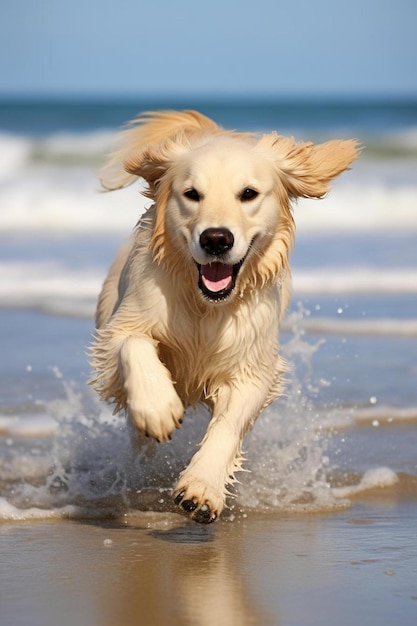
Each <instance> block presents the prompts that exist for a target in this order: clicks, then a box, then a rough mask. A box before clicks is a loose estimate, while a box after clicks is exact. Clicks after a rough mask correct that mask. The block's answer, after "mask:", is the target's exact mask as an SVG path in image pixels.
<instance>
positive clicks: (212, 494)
mask: <svg viewBox="0 0 417 626" xmlns="http://www.w3.org/2000/svg"><path fill="white" fill-rule="evenodd" d="M267 395H268V389H267V388H264V386H263V385H262V386H261V385H260V386H259V387H258V386H255V385H248V384H246V385H245V386H239V387H234V388H227V389H226V388H223V389H221V390H220V392H219V394H218V398H217V401H216V403H215V407H214V411H213V417H212V420H211V422H210V424H209V427H208V429H207V433H206V435H205V437H204V439H203V441H202V442H201V447H200V449H199V451H198V452H197V453H196V454H195V455H194V457H193V458H192V459H191V462H190V464H189V466H188V467H187V468H186V469H185V470H184V471H183V472H182V474H181V477H180V479H179V481H178V484H177V485H176V487H175V490H174V499H175V502H176V504H178V505H180V506H181V507H182V509H183V510H184V511H186V512H187V513H188V514H189V515H190V517H192V519H194V520H195V521H197V522H202V523H206V524H208V523H210V522H213V521H214V520H215V519H216V518H217V517H218V516H219V515H220V513H221V511H222V509H223V507H224V504H225V499H226V496H227V494H228V492H227V488H226V485H227V484H228V483H229V484H230V483H233V481H234V473H235V472H236V471H238V470H239V469H241V461H242V458H241V445H242V441H243V437H244V436H245V434H246V432H247V431H248V430H249V429H250V428H251V427H252V425H253V422H254V421H255V419H256V418H257V416H258V414H259V413H260V411H261V409H262V407H263V406H264V404H265V400H266V398H267Z"/></svg>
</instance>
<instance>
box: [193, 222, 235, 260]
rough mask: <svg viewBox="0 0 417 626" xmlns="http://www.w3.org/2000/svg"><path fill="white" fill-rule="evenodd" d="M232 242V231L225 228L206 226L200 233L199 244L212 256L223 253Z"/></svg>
mask: <svg viewBox="0 0 417 626" xmlns="http://www.w3.org/2000/svg"><path fill="white" fill-rule="evenodd" d="M234 242H235V238H234V237H233V233H231V232H230V230H228V229H227V228H206V230H203V232H202V233H201V235H200V246H201V247H202V248H203V250H205V251H206V252H208V254H212V255H213V256H218V255H220V254H224V253H225V252H227V251H228V250H230V249H231V248H232V247H233V244H234Z"/></svg>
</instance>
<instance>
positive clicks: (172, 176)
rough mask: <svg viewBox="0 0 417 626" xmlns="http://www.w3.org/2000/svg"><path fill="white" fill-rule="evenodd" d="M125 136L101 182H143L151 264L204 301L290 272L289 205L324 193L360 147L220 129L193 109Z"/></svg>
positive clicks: (148, 121) (146, 122)
mask: <svg viewBox="0 0 417 626" xmlns="http://www.w3.org/2000/svg"><path fill="white" fill-rule="evenodd" d="M140 124H142V125H140ZM126 139H127V144H126V146H125V147H122V148H121V149H120V150H119V151H118V152H117V153H115V156H114V158H113V159H112V160H111V161H110V163H109V172H108V175H107V181H104V182H103V185H104V186H105V187H106V188H107V189H116V188H120V187H122V186H124V185H126V184H128V183H130V182H132V181H133V180H134V179H135V178H137V177H142V178H143V179H145V181H146V182H147V184H148V189H147V191H146V192H145V193H146V195H147V196H148V197H150V198H152V199H153V200H154V201H155V221H154V224H153V232H152V239H151V247H152V251H153V258H154V261H155V262H157V263H164V264H165V265H166V267H169V268H170V271H171V272H176V273H177V274H181V278H179V279H178V280H181V281H182V284H187V285H190V284H192V285H193V289H195V290H196V292H197V293H198V294H199V295H200V296H201V298H202V299H203V300H204V302H206V303H208V304H209V305H218V304H219V303H225V302H230V301H231V300H233V298H234V297H236V296H237V295H238V294H243V292H244V291H245V290H246V288H247V287H249V288H251V289H256V288H258V287H265V286H269V287H270V286H272V285H273V284H274V283H276V281H277V280H278V279H279V277H280V276H281V273H282V270H283V269H284V270H289V265H288V254H289V251H290V247H291V243H292V238H293V234H294V223H293V219H292V215H291V208H290V201H291V200H292V199H294V198H298V197H310V198H320V197H322V196H323V195H324V194H326V193H327V192H328V191H329V188H330V182H331V181H332V180H333V179H334V178H335V177H336V176H338V175H339V174H340V173H341V172H343V171H344V170H345V169H347V168H348V167H349V165H350V164H351V163H352V161H353V160H354V159H355V158H356V156H357V153H358V147H357V143H356V142H355V141H352V140H349V141H343V140H333V141H329V142H327V143H324V144H319V145H313V144H312V143H296V142H295V141H294V139H293V138H289V137H283V136H280V135H277V134H276V133H270V134H266V135H261V136H257V137H255V136H253V135H248V134H245V133H237V132H234V131H223V130H222V129H220V128H219V127H218V126H217V125H216V124H214V122H212V121H211V120H209V119H208V118H204V116H201V115H200V114H198V113H196V112H182V113H175V112H165V113H157V114H154V115H152V116H151V117H149V118H147V117H145V118H144V119H143V120H139V126H138V127H137V128H133V129H132V130H129V131H127V137H126ZM119 162H121V163H122V164H123V168H124V171H122V172H120V169H119V170H117V167H118V163H119ZM115 164H116V171H115V172H114V173H113V172H112V167H113V166H114V165H115Z"/></svg>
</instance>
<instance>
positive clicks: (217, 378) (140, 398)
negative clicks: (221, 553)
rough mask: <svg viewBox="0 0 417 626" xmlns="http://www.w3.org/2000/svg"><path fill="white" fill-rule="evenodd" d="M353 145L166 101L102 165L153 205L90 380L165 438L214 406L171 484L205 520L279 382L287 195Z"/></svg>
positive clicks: (102, 317) (103, 324)
mask: <svg viewBox="0 0 417 626" xmlns="http://www.w3.org/2000/svg"><path fill="white" fill-rule="evenodd" d="M357 153H358V148H357V144H356V142H355V141H353V140H349V141H339V140H334V141H329V142H327V143H324V144H320V145H313V144H312V143H296V142H295V141H294V139H293V138H287V137H282V136H280V135H278V134H276V133H275V132H273V133H270V134H264V135H261V136H258V135H254V134H249V133H239V132H235V131H227V130H224V129H222V128H221V127H219V126H218V125H217V124H216V123H214V122H213V121H212V120H210V119H209V118H207V117H205V116H204V115H201V114H200V113H197V112H195V111H183V112H173V111H167V112H158V113H150V114H146V115H145V116H142V117H140V118H139V119H137V120H135V121H134V122H133V123H132V125H131V127H130V128H129V129H128V130H126V131H125V132H124V133H123V143H122V144H121V147H120V149H119V150H118V151H117V152H116V153H115V154H114V155H113V158H112V159H111V161H110V163H109V165H108V166H107V167H106V168H105V170H104V174H103V179H102V183H103V186H104V187H105V188H106V189H108V190H110V189H118V188H121V187H123V186H125V185H127V184H129V183H131V182H133V181H134V180H135V179H137V178H142V179H144V181H145V182H146V185H147V186H146V190H145V191H144V194H145V195H146V196H147V197H149V198H151V199H152V201H153V205H152V206H151V208H149V209H148V211H147V212H146V213H145V215H144V216H143V217H142V218H141V219H140V220H139V222H138V224H137V226H136V229H135V231H134V235H133V238H132V241H131V242H130V244H129V245H128V246H126V247H125V248H124V249H122V251H121V252H120V253H119V256H118V257H117V258H116V260H115V262H114V263H113V265H112V267H111V269H110V272H109V275H108V277H107V279H106V281H105V283H104V286H103V289H102V292H101V294H100V297H99V301H98V307H97V315H96V322H97V333H96V337H95V340H94V343H93V345H92V348H91V354H92V365H93V367H94V368H95V371H96V376H95V378H94V380H93V381H92V384H93V385H94V387H95V389H96V390H97V391H98V393H99V395H100V397H101V398H102V399H104V400H110V401H111V402H113V403H114V405H115V411H119V410H121V409H127V411H128V414H129V416H130V419H131V420H132V422H133V424H134V425H135V426H136V428H137V429H138V430H139V431H140V432H141V433H143V434H145V435H148V436H150V437H153V438H154V439H156V440H157V441H159V442H162V441H167V440H169V439H170V438H171V435H172V433H173V431H174V430H175V429H176V428H179V427H180V426H181V423H182V419H183V414H184V410H185V408H186V407H187V406H190V405H195V404H197V403H199V402H203V403H205V404H206V405H207V406H208V407H209V409H210V411H211V414H212V416H211V420H210V423H209V426H208V429H207V432H206V434H205V436H204V438H203V440H202V442H201V444H200V447H199V449H198V451H197V452H196V454H195V455H194V456H193V458H192V459H191V462H190V463H189V465H188V467H187V468H186V469H185V470H184V471H183V472H182V473H181V475H180V477H179V480H178V483H177V485H176V486H175V489H174V499H175V502H176V503H177V504H178V505H179V506H180V507H181V509H182V510H183V511H185V512H186V513H187V514H188V515H190V517H191V518H192V519H194V520H196V521H197V522H202V523H209V522H212V521H214V520H215V519H216V518H217V517H218V516H219V515H220V513H221V511H222V509H223V507H224V505H225V499H226V496H227V495H228V493H229V492H228V489H227V488H228V485H231V484H232V483H233V482H235V472H236V471H238V470H240V469H241V463H242V449H241V446H242V441H243V438H244V435H245V434H246V433H247V432H248V430H249V429H250V428H251V426H252V425H253V423H254V421H255V420H256V418H257V416H258V415H259V413H260V412H261V410H262V409H263V408H264V407H266V406H267V405H268V404H269V403H270V402H272V401H273V400H274V399H275V398H276V397H277V396H278V395H279V394H280V393H281V391H282V375H283V372H284V371H285V365H284V363H283V360H282V359H281V358H280V356H279V354H278V328H279V323H280V320H281V318H282V316H283V313H284V311H285V309H286V307H287V304H288V301H289V297H290V281H291V272H290V266H289V253H290V249H291V245H292V241H293V237H294V230H295V229H294V222H293V218H292V214H291V201H292V200H293V199H296V198H298V197H308V198H320V197H322V196H324V195H325V194H326V193H327V192H328V190H329V183H330V181H331V180H332V179H334V178H335V177H336V176H338V175H339V174H340V173H341V172H343V171H344V170H346V169H348V168H349V165H350V164H351V163H352V161H353V160H354V159H355V158H356V156H357Z"/></svg>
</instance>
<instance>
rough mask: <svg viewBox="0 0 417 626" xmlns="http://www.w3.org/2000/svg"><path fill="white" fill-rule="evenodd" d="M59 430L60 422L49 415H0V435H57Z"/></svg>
mask: <svg viewBox="0 0 417 626" xmlns="http://www.w3.org/2000/svg"><path fill="white" fill-rule="evenodd" d="M58 432H59V427H58V423H57V422H56V420H54V419H53V418H52V417H50V416H49V415H44V414H41V415H39V414H25V415H24V416H19V415H13V416H10V415H0V435H2V436H4V437H10V438H12V439H15V438H37V437H47V436H55V435H56V434H57V433H58Z"/></svg>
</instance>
